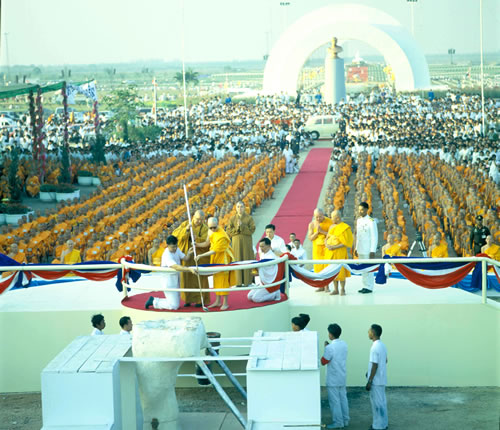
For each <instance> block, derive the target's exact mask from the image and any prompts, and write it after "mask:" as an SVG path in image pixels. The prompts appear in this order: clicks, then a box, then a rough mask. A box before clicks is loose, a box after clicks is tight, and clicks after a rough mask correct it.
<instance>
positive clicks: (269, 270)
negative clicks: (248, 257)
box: [247, 237, 281, 303]
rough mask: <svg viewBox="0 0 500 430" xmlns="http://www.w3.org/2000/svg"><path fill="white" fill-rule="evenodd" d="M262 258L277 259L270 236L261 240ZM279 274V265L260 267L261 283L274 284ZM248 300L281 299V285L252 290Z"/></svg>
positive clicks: (266, 300)
mask: <svg viewBox="0 0 500 430" xmlns="http://www.w3.org/2000/svg"><path fill="white" fill-rule="evenodd" d="M259 248H260V258H261V260H276V259H277V258H278V256H277V255H276V254H275V253H274V252H273V250H272V249H271V241H270V240H269V238H267V237H264V238H262V239H261V240H260V241H259ZM277 274H278V265H277V264H273V265H272V266H265V267H259V278H260V284H261V285H268V284H272V283H273V282H275V281H276V275H277ZM247 297H248V300H250V301H251V302H255V303H261V302H269V301H271V300H276V301H277V300H280V299H281V292H280V286H279V285H276V286H274V287H271V288H261V289H258V290H250V291H249V293H248V296H247Z"/></svg>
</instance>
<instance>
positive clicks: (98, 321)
mask: <svg viewBox="0 0 500 430" xmlns="http://www.w3.org/2000/svg"><path fill="white" fill-rule="evenodd" d="M90 322H91V323H92V326H93V327H94V330H92V333H91V336H100V335H103V334H104V333H103V332H102V331H103V330H104V328H105V327H106V321H104V317H103V316H102V315H101V314H97V315H93V316H92V319H91V320H90Z"/></svg>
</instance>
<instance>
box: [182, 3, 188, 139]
mask: <svg viewBox="0 0 500 430" xmlns="http://www.w3.org/2000/svg"><path fill="white" fill-rule="evenodd" d="M181 25H182V30H181V46H182V88H183V92H184V128H185V133H186V138H188V137H189V131H188V119H187V95H186V65H185V47H184V32H185V29H184V27H185V20H184V0H181Z"/></svg>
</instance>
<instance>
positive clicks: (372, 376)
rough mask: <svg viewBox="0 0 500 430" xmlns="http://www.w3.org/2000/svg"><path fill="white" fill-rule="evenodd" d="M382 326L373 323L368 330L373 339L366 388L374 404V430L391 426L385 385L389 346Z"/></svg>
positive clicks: (372, 404)
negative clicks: (381, 338) (382, 339)
mask: <svg viewBox="0 0 500 430" xmlns="http://www.w3.org/2000/svg"><path fill="white" fill-rule="evenodd" d="M380 336H382V327H380V326H379V325H378V324H372V325H371V327H370V329H369V330H368V337H369V338H370V340H371V341H373V344H372V347H371V349H370V361H369V363H368V372H367V374H366V375H367V377H368V382H367V383H366V390H367V391H369V392H370V403H371V406H372V416H373V421H372V426H371V428H372V429H373V430H379V429H386V428H387V427H388V426H389V418H388V415H387V399H386V398H385V386H386V385H387V348H386V347H385V345H384V344H383V343H382V341H381V340H380Z"/></svg>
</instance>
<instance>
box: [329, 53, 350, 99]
mask: <svg viewBox="0 0 500 430" xmlns="http://www.w3.org/2000/svg"><path fill="white" fill-rule="evenodd" d="M324 93H325V94H324V99H325V103H328V104H335V103H338V102H339V101H340V100H342V99H344V101H345V97H346V89H345V76H344V60H343V59H342V58H331V57H330V55H327V56H326V59H325V86H324Z"/></svg>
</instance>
